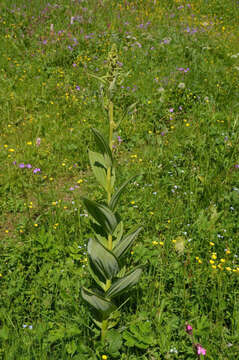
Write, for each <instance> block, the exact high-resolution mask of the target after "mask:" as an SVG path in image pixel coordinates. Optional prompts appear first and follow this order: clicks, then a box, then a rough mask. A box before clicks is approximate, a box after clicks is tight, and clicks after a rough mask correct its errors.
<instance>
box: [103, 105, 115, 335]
mask: <svg viewBox="0 0 239 360" xmlns="http://www.w3.org/2000/svg"><path fill="white" fill-rule="evenodd" d="M108 116H109V148H110V150H111V151H112V147H113V130H114V106H113V102H112V101H109V107H108ZM111 172H112V166H110V167H108V169H107V202H108V204H109V203H110V200H111V195H112V187H111ZM107 245H108V246H107V247H108V250H112V247H113V242H112V235H111V234H109V235H108V244H107ZM110 287H111V280H110V279H108V280H106V286H105V291H107V290H108V289H109V288H110ZM107 329H108V319H106V320H103V321H102V327H101V341H102V342H104V339H105V336H106V333H107Z"/></svg>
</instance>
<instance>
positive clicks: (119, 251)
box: [113, 226, 143, 258]
mask: <svg viewBox="0 0 239 360" xmlns="http://www.w3.org/2000/svg"><path fill="white" fill-rule="evenodd" d="M142 229H143V228H142V226H140V227H138V228H137V229H136V230H135V231H133V232H132V233H130V234H128V235H126V236H125V237H124V238H123V239H122V240H121V241H120V242H119V243H118V244H117V245H116V246H115V248H114V250H113V252H114V254H115V256H116V257H117V258H120V257H121V256H124V254H125V253H126V251H127V250H128V249H129V248H130V246H131V245H132V243H133V241H134V240H135V239H136V238H137V236H138V234H139V233H140V231H141V230H142Z"/></svg>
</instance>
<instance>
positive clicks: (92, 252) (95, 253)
mask: <svg viewBox="0 0 239 360" xmlns="http://www.w3.org/2000/svg"><path fill="white" fill-rule="evenodd" d="M88 255H89V257H90V259H91V261H92V262H93V264H94V266H95V268H96V269H97V271H98V272H99V273H100V274H101V275H102V276H103V277H104V278H105V280H107V279H113V277H115V276H116V275H117V273H118V271H119V264H118V261H117V259H116V257H115V255H114V254H113V253H112V252H111V251H109V250H107V249H106V248H105V247H104V246H103V245H101V244H100V243H99V242H98V241H97V240H96V239H90V240H89V243H88ZM96 275H97V274H96Z"/></svg>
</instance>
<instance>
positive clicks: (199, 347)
mask: <svg viewBox="0 0 239 360" xmlns="http://www.w3.org/2000/svg"><path fill="white" fill-rule="evenodd" d="M195 347H196V351H197V355H203V356H205V355H206V349H204V348H203V347H202V345H200V344H196V345H195Z"/></svg>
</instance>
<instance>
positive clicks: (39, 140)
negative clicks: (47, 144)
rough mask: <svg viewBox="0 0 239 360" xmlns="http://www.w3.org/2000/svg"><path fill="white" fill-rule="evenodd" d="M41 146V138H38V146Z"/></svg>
mask: <svg viewBox="0 0 239 360" xmlns="http://www.w3.org/2000/svg"><path fill="white" fill-rule="evenodd" d="M40 144H41V138H37V139H36V146H40Z"/></svg>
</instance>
